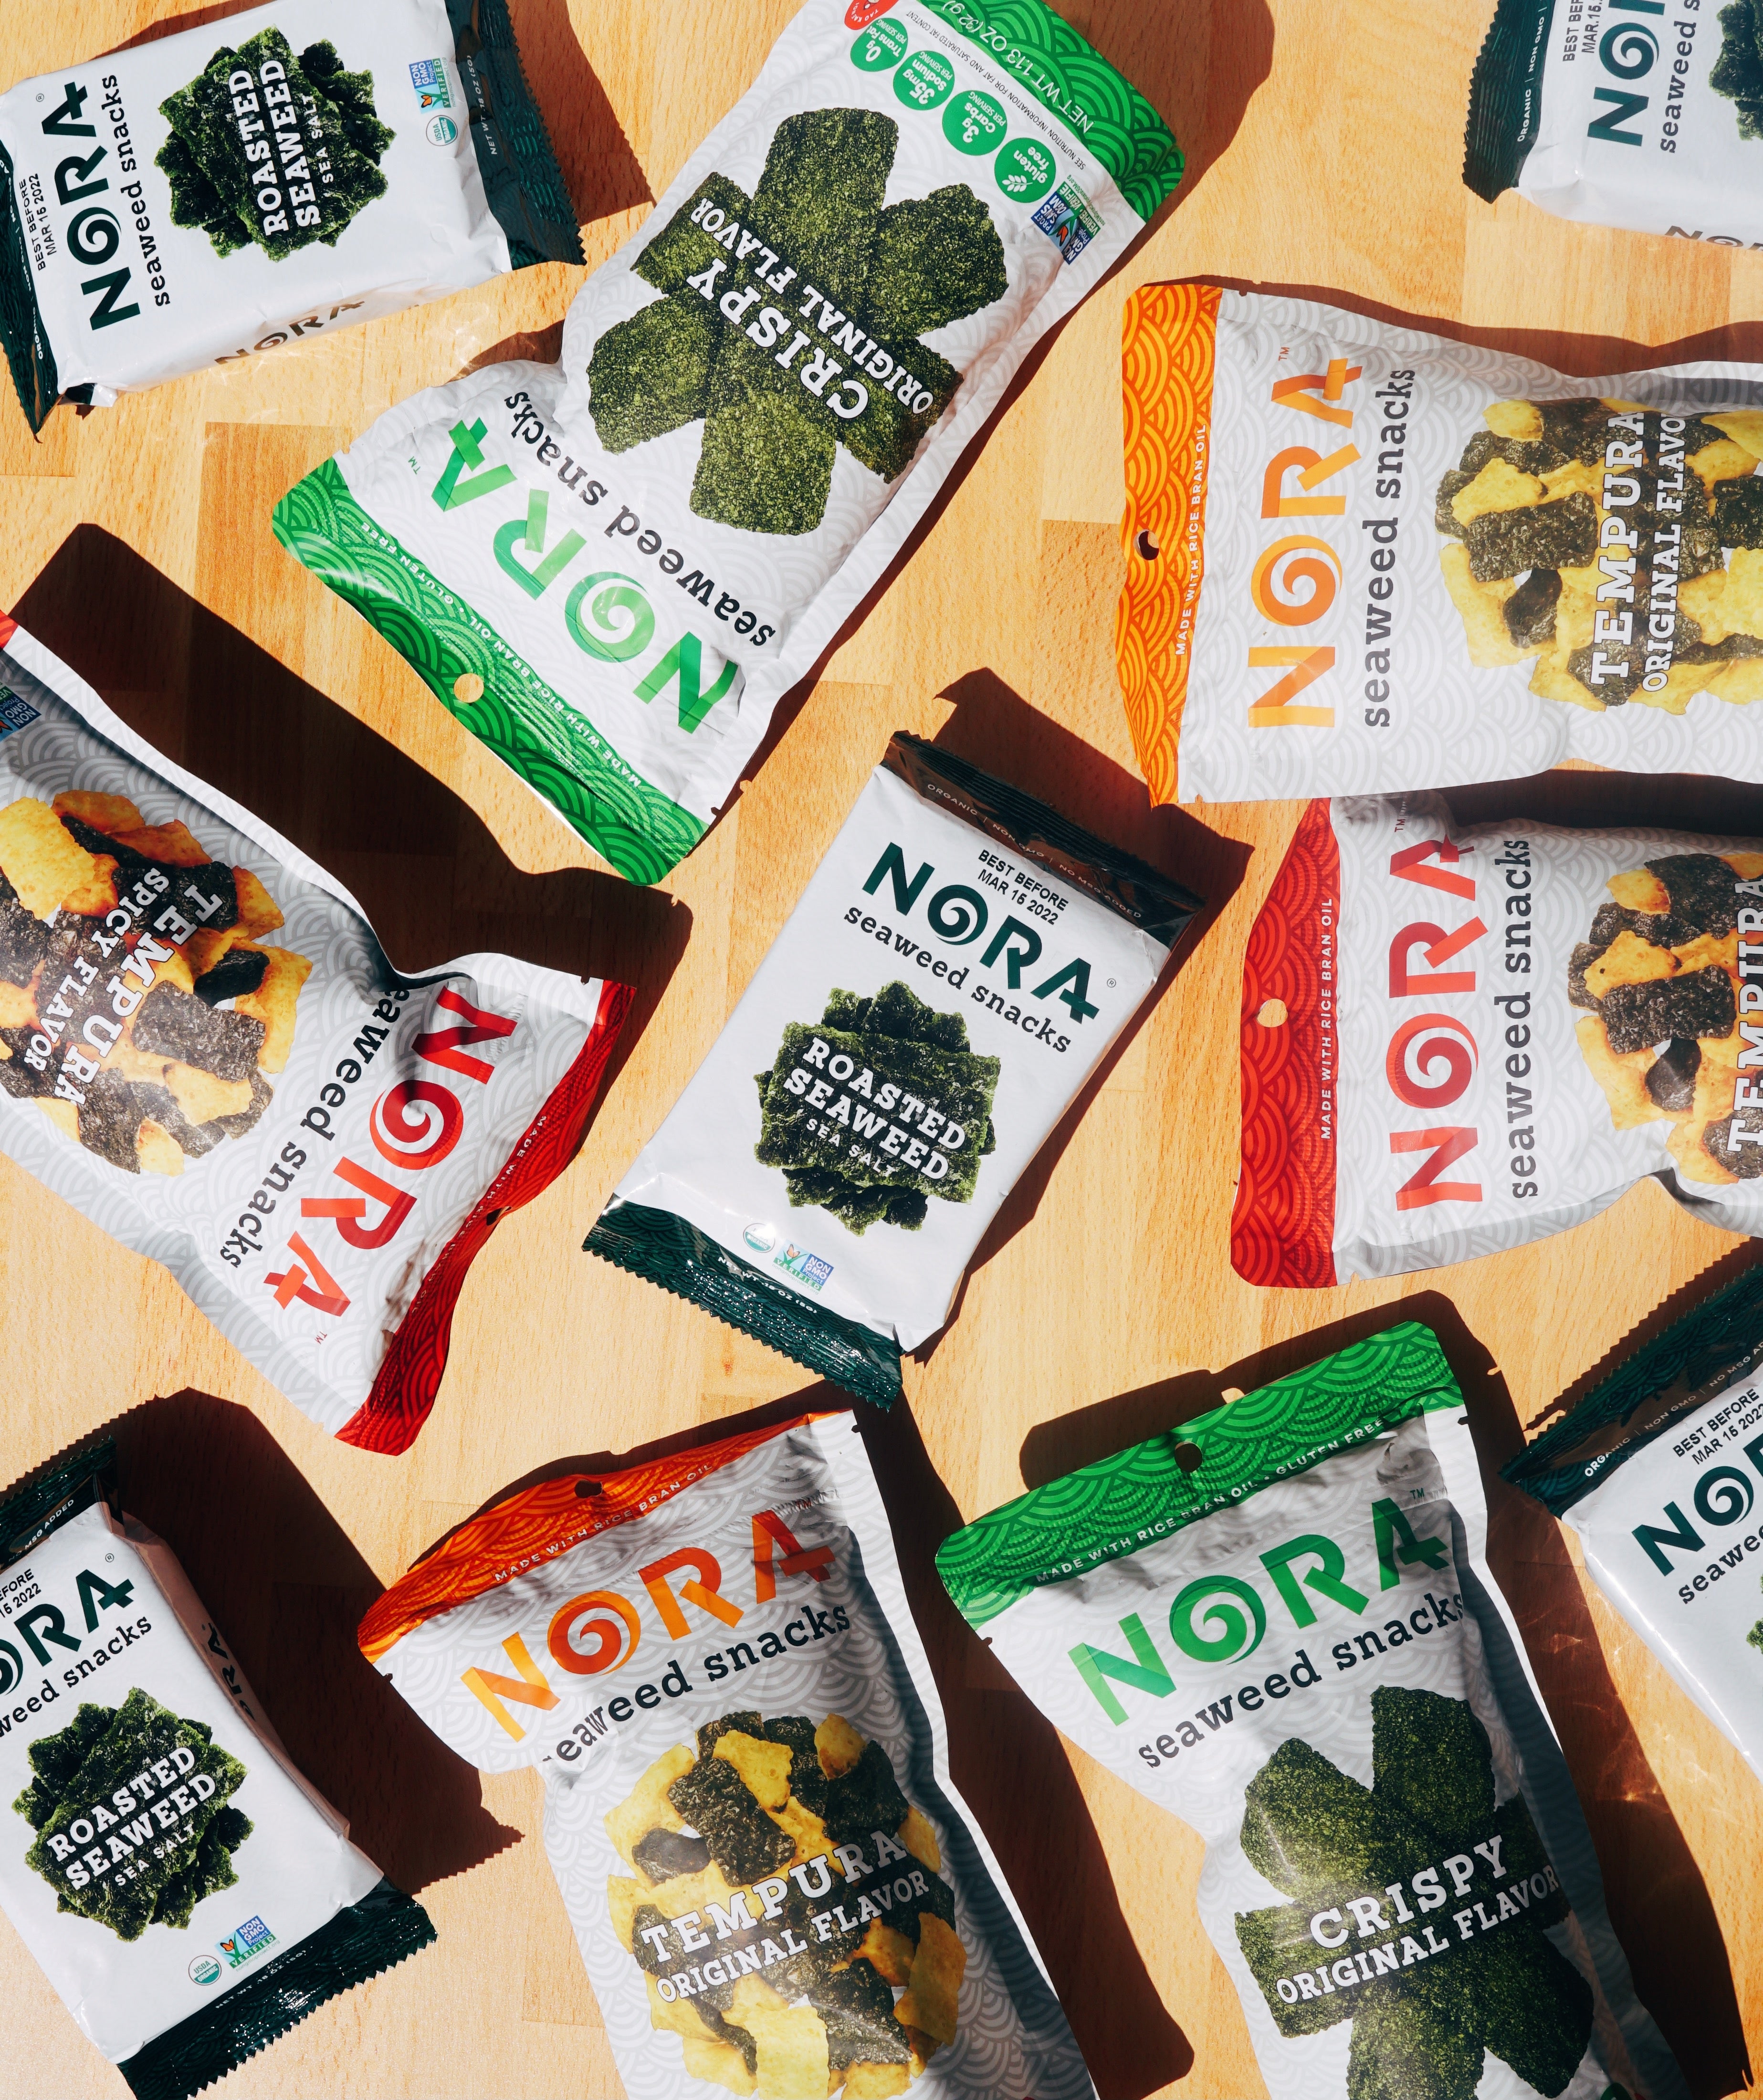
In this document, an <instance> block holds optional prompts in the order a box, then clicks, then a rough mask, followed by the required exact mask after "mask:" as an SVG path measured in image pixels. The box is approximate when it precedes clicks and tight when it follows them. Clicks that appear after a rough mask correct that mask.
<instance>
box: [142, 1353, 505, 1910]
mask: <svg viewBox="0 0 1763 2100" xmlns="http://www.w3.org/2000/svg"><path fill="white" fill-rule="evenodd" d="M108 1433H109V1434H110V1435H112V1436H114V1437H115V1438H116V1440H117V1459H118V1464H119V1469H120V1472H121V1477H122V1498H121V1499H122V1507H123V1509H124V1510H125V1511H126V1512H127V1513H128V1514H129V1515H130V1516H133V1517H137V1518H139V1520H140V1521H141V1522H142V1523H143V1524H146V1525H147V1526H148V1529H150V1530H152V1531H155V1532H157V1533H158V1534H159V1536H160V1537H161V1538H163V1539H164V1540H165V1542H166V1544H167V1545H168V1546H170V1548H171V1550H172V1551H173V1552H174V1553H175V1554H176V1555H177V1556H178V1559H179V1561H180V1562H181V1563H182V1564H183V1569H184V1572H185V1573H186V1574H187V1575H188V1577H189V1578H190V1581H191V1582H192V1585H193V1586H194V1587H195V1590H196V1594H197V1596H198V1597H200V1598H201V1600H202V1602H203V1604H204V1605H205V1607H206V1608H207V1609H208V1610H209V1611H210V1612H212V1613H213V1615H214V1623H215V1625H216V1626H219V1629H220V1632H221V1635H222V1638H223V1639H224V1640H225V1641H226V1643H227V1644H228V1647H229V1648H231V1649H232V1652H233V1653H234V1655H235V1656H236V1657H237V1658H238V1661H239V1663H240V1665H241V1668H242V1669H243V1670H244V1672H245V1677H246V1679H247V1680H248V1681H249V1683H250V1686H251V1687H252V1689H253V1690H254V1692H255V1693H256V1694H257V1696H258V1699H259V1700H260V1701H262V1703H263V1713H264V1714H265V1716H266V1717H267V1719H268V1720H269V1722H270V1723H271V1725H272V1727H274V1728H275V1729H276V1732H278V1733H279V1734H280V1736H281V1739H282V1740H283V1742H284V1743H285V1745H287V1749H288V1754H289V1756H290V1757H291V1758H293V1760H294V1763H295V1764H296V1765H297V1766H298V1767H299V1769H300V1770H301V1771H303V1773H304V1774H305V1775H306V1776H307V1778H308V1779H309V1780H311V1781H312V1784H313V1785H314V1786H316V1788H317V1789H318V1790H319V1792H320V1793H322V1794H323V1795H324V1796H325V1799H326V1800H327V1801H329V1802H331V1803H332V1804H333V1806H334V1807H336V1808H337V1809H338V1811H339V1812H340V1813H341V1814H342V1815H346V1816H347V1818H348V1820H349V1824H350V1835H351V1838H353V1839H354V1841H355V1842H356V1844H357V1845H359V1846H360V1848H361V1850H362V1851H364V1852H365V1853H366V1854H367V1855H368V1857H369V1859H370V1860H373V1862H374V1863H375V1864H376V1865H378V1866H379V1867H381V1868H383V1869H384V1871H385V1872H386V1873H387V1874H388V1875H390V1876H391V1879H392V1880H393V1881H395V1882H396V1883H397V1884H398V1886H400V1888H402V1889H405V1890H409V1891H410V1892H411V1893H412V1894H413V1895H414V1894H416V1893H418V1892H419V1891H420V1890H422V1889H424V1888H426V1886H428V1885H429V1884H430V1883H431V1882H437V1881H440V1880H443V1879H444V1878H445V1877H447V1876H448V1875H450V1874H457V1873H463V1872H464V1871H465V1870H466V1868H470V1867H475V1866H477V1865H479V1864H481V1863H482V1862H483V1861H484V1860H488V1859H489V1858H491V1857H493V1855H495V1854H496V1853H497V1852H500V1851H505V1850H506V1848H507V1847H508V1846H510V1845H512V1844H515V1843H516V1842H518V1841H519V1835H520V1833H519V1832H518V1831H516V1830H511V1829H507V1828H506V1827H505V1826H504V1825H503V1824H500V1823H498V1822H497V1820H496V1819H495V1818H494V1816H493V1815H491V1814H490V1812H489V1811H488V1809H487V1808H485V1807H484V1802H483V1794H482V1789H481V1786H480V1785H479V1776H478V1773H477V1771H476V1770H475V1767H472V1766H471V1765H468V1764H466V1762H464V1760H463V1759H462V1758H457V1757H456V1756H455V1755H454V1754H453V1752H452V1751H451V1750H449V1749H448V1748H447V1747H446V1745H444V1743H443V1742H442V1741H441V1740H440V1737H439V1736H435V1734H433V1733H432V1732H431V1731H430V1729H429V1728H428V1727H426V1724H425V1723H423V1722H422V1721H421V1720H419V1719H418V1717H417V1715H416V1714H415V1712H414V1711H413V1709H412V1708H410V1707H409V1706H407V1705H405V1704H404V1701H403V1700H402V1699H400V1697H399V1696H398V1695H397V1693H396V1692H395V1691H394V1690H393V1689H392V1687H391V1685H390V1684H388V1683H387V1682H386V1680H385V1679H383V1678H382V1677H381V1676H380V1674H379V1673H378V1671H377V1670H374V1669H373V1667H372V1666H371V1665H369V1663H368V1661H366V1659H365V1657H363V1655H362V1654H361V1652H360V1649H359V1648H357V1647H356V1638H355V1630H356V1626H357V1625H358V1624H359V1623H360V1619H361V1616H362V1614H363V1613H364V1612H365V1611H366V1610H367V1608H368V1607H369V1605H370V1604H373V1601H374V1600H375V1599H376V1598H378V1596H379V1595H380V1593H381V1585H380V1583H379V1582H378V1581H377V1580H376V1579H375V1577H374V1574H373V1569H372V1568H369V1566H368V1564H367V1563H366V1562H365V1560H363V1559H362V1558H361V1556H360V1554H359V1553H357V1552H356V1550H355V1547H354V1546H352V1545H351V1543H350V1542H349V1539H348V1537H347V1535H346V1533H344V1532H343V1530H342V1527H341V1526H340V1525H339V1524H338V1523H337V1521H336V1520H335V1519H334V1517H333V1516H332V1515H330V1513H329V1511H328V1510H326V1509H325V1506H324V1504H323V1503H322V1502H320V1500H319V1498H318V1497H317V1496H316V1494H315V1493H313V1491H312V1489H311V1487H309V1486H308V1485H307V1482H306V1480H305V1479H304V1478H303V1476H302V1475H301V1474H300V1473H299V1471H298V1470H297V1469H296V1467H294V1465H293V1463H292V1462H290V1461H289V1458H287V1457H286V1456H285V1454H284V1453H283V1451H282V1449H281V1446H280V1445H278V1444H277V1443H276V1440H275V1438H274V1437H273V1436H271V1434H270V1432H268V1431H267V1429H266V1428H265V1427H263V1424H262V1423H260V1422H259V1421H258V1419H257V1418H256V1417H255V1415H254V1414H250V1412H249V1411H248V1410H246V1409H245V1408H242V1407H238V1406H235V1405H232V1403H231V1402H229V1401H223V1400H215V1399H213V1398H211V1397H210V1396H209V1395H208V1394H206V1393H201V1392H180V1393H178V1394H175V1395H174V1396H172V1397H171V1398H170V1399H166V1400H154V1401H148V1402H147V1403H146V1405H144V1406H141V1407H137V1408H133V1409H131V1410H130V1411H129V1413H127V1414H124V1415H122V1416H120V1417H119V1418H117V1420H116V1421H115V1422H113V1423H110V1424H109V1425H108ZM125 1688H126V1687H125Z"/></svg>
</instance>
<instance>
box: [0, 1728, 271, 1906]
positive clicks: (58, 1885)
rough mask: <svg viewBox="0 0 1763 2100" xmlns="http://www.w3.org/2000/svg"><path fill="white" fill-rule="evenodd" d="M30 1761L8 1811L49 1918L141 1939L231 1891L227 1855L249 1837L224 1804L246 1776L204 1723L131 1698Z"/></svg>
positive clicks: (243, 1819) (245, 1822)
mask: <svg viewBox="0 0 1763 2100" xmlns="http://www.w3.org/2000/svg"><path fill="white" fill-rule="evenodd" d="M30 1762H31V1771H32V1772H33V1775H34V1776H33V1779H32V1780H31V1783H30V1785H29V1786H28V1787H26V1788H25V1789H24V1792H23V1793H21V1794H20V1796H19V1798H18V1799H17V1800H16V1801H15V1802H13V1804H12V1806H13V1807H14V1809H15V1811H17V1813H18V1814H19V1815H22V1816H23V1817H24V1820H25V1821H26V1822H27V1823H29V1824H30V1826H31V1828H32V1829H33V1830H34V1831H35V1832H36V1833H37V1842H35V1843H34V1844H33V1846H31V1847H30V1849H29V1851H28V1852H26V1854H25V1855H24V1859H25V1864H27V1865H29V1866H31V1867H33V1868H35V1869H36V1871H37V1872H38V1873H39V1874H41V1875H42V1877H43V1879H44V1880H45V1881H46V1882H48V1884H49V1886H51V1888H52V1889H53V1890H55V1908H56V1909H58V1910H63V1911H72V1912H74V1913H77V1915H78V1916H80V1917H88V1918H91V1919H92V1920H93V1921H94V1922H95V1923H97V1924H99V1925H107V1926H109V1927H110V1929H111V1930H112V1931H113V1932H114V1933H115V1934H116V1935H117V1938H118V1939H139V1938H140V1936H141V1935H142V1934H143V1933H144V1932H145V1931H146V1930H147V1928H148V1926H150V1925H167V1926H175V1927H176V1928H177V1929H178V1930H182V1929H183V1927H185V1926H188V1924H189V1921H190V1919H191V1917H192V1913H194V1911H195V1909H196V1906H197V1904H199V1903H200V1902H201V1900H202V1899H203V1898H204V1897H205V1896H209V1895H214V1893H215V1891H216V1890H220V1889H226V1888H231V1887H232V1885H233V1883H234V1882H236V1881H237V1880H238V1878H239V1877H238V1875H237V1874H236V1873H235V1872H234V1871H233V1865H232V1855H233V1854H234V1853H235V1852H236V1851H238V1849H239V1847H240V1846H241V1845H242V1844H243V1843H244V1842H245V1839H246V1838H249V1837H250V1834H251V1828H252V1826H251V1823H250V1819H249V1817H247V1816H245V1815H241V1812H240V1811H238V1810H237V1809H236V1808H235V1807H233V1806H232V1802H231V1799H230V1797H231V1796H232V1795H233V1794H235V1793H237V1792H238V1790H239V1788H240V1787H241V1785H243V1784H244V1780H245V1767H244V1766H243V1765H242V1764H241V1763H240V1762H239V1760H238V1759H237V1758H235V1757H231V1756H229V1755H228V1753H227V1752H226V1751H225V1750H223V1749H219V1748H217V1747H216V1745H215V1744H214V1732H213V1731H212V1730H211V1729H210V1727H209V1726H208V1724H207V1723H206V1722H205V1721H187V1720H183V1719H180V1718H179V1716H178V1715H177V1714H174V1713H172V1712H171V1711H170V1710H169V1709H168V1708H166V1707H164V1706H161V1705H160V1703H159V1701H157V1699H155V1698H153V1697H152V1695H151V1694H150V1693H148V1692H144V1691H142V1690H141V1689H140V1688H139V1686H137V1687H135V1689H134V1690H133V1691H131V1692H130V1693H129V1696H128V1697H127V1698H126V1700H125V1701H123V1703H122V1705H121V1706H120V1707H118V1706H99V1705H83V1706H82V1707H81V1708H80V1710H79V1712H78V1713H77V1714H76V1715H75V1716H74V1718H73V1720H72V1721H71V1722H70V1723H68V1726H67V1727H64V1728H63V1729H61V1730H60V1732H59V1733H57V1734H55V1735H52V1736H44V1737H42V1740H40V1741H38V1742H35V1743H33V1744H32V1745H31V1746H30ZM156 1765H157V1767H160V1769H159V1771H157V1772H156V1771H155V1770H154V1767H155V1766H156ZM168 1773H169V1774H170V1778H169V1779H168V1778H167V1777H166V1775H167V1774H168ZM119 1793H121V1794H125V1795H126V1798H127V1799H128V1800H129V1801H130V1803H131V1804H132V1805H131V1807H130V1809H129V1810H128V1811H126V1812H125V1811H124V1810H123V1808H122V1802H120V1801H119V1800H118V1798H117V1796H118V1795H119ZM180 1795H181V1797H182V1798H181V1799H180V1798H179V1796H180ZM185 1803H188V1804H190V1805H189V1806H188V1807H186V1806H185V1805H184V1804H185ZM92 1851H97V1852H99V1854H100V1855H102V1856H103V1858H104V1867H103V1869H102V1870H101V1871H99V1870H95V1869H94V1868H93V1867H92V1865H91V1861H90V1857H89V1855H90V1854H91V1852H92ZM76 1873H77V1874H78V1875H80V1876H82V1877H83V1879H76Z"/></svg>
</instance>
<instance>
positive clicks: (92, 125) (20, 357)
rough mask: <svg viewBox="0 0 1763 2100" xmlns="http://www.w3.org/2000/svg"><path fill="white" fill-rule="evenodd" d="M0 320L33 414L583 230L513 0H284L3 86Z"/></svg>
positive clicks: (109, 396) (414, 300)
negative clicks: (362, 3) (535, 88)
mask: <svg viewBox="0 0 1763 2100" xmlns="http://www.w3.org/2000/svg"><path fill="white" fill-rule="evenodd" d="M0 177H3V183H0V335H3V337H4V338H5V342H6V351H7V360H8V362H9V363H10V364H11V368H12V378H13V383H14V385H15V386H16V387H17V389H18V395H19V399H20V402H21V403H22V404H23V405H24V413H25V415H26V417H28V418H29V421H30V426H31V428H32V429H33V430H39V429H41V428H42V423H43V421H44V419H45V417H46V416H47V415H48V413H49V411H50V410H51V408H53V407H54V406H55V399H56V397H57V395H60V394H63V393H65V394H68V395H71V396H72V397H73V399H77V400H81V401H91V402H97V403H99V404H108V403H110V402H112V401H113V400H114V399H116V397H117V395H118V394H119V393H122V392H126V391H129V390H134V389H136V388H140V387H147V386H157V385H158V384H159V383H160V382H161V381H162V380H166V379H176V378H179V377H181V376H182V375H183V373H187V372H200V371H201V370H203V369H204V368H207V367H210V366H214V365H218V364H228V363H230V362H232V360H235V359H237V358H242V357H248V356H250V355H251V354H252V352H253V351H259V350H268V349H271V348H272V347H273V346H275V345H276V344H277V343H284V342H296V341H298V340H299V339H300V338H301V337H305V336H309V335H313V334H316V333H334V332H335V330H337V329H339V328H349V327H352V326H353V325H354V324H355V323H356V322H357V321H366V320H374V319H375V318H376V317H377V316H378V315H381V314H395V313H397V312H399V311H401V310H402V309H403V308H404V307H414V306H420V305H421V304H422V302H424V301H425V300H428V299H440V298H445V297H446V295H447V294H448V293H449V292H458V291H463V290H464V289H466V286H467V285H481V284H482V283H483V282H484V280H485V279H486V278H488V277H494V276H499V275H500V274H501V273H502V271H506V270H516V269H520V268H523V267H525V266H526V265H527V264H528V263H532V262H581V239H580V237H579V236H578V234H577V226H576V214H575V210H574V207H573V206H572V205H571V203H570V201H569V196H568V192H567V191H566V190H565V189H564V188H563V177H562V176H561V175H560V174H559V172H558V168H557V162H556V160H555V157H553V154H552V152H551V144H550V139H548V138H547V137H546V134H545V125H544V121H543V119H542V118H541V117H540V115H539V113H538V109H537V106H536V105H535V104H534V102H533V100H532V95H531V93H530V92H529V90H528V86H527V83H526V80H525V77H524V75H523V73H522V72H521V69H520V54H519V51H518V50H517V49H516V48H515V33H514V29H513V26H512V24H510V20H509V19H508V7H507V0H444V4H443V0H373V5H372V6H371V7H351V6H349V5H347V0H276V4H275V5H274V6H272V7H258V8H256V9H254V10H253V11H251V12H250V13H248V14H244V15H228V17H227V19H226V20H225V21H224V22H209V23H206V24H203V25H202V26H201V27H198V28H196V29H185V30H183V32H182V33H180V34H179V35H177V36H174V37H163V38H158V39H157V40H156V41H154V42H150V43H140V44H136V45H135V46H132V47H130V48H128V49H126V50H123V51H112V52H110V53H108V55H106V56H104V57H103V58H96V59H89V60H86V61H85V62H84V63H83V64H76V65H70V66H68V67H66V68H64V69H63V70H62V71H60V72H58V73H46V74H44V75H43V76H42V78H40V79H38V80H26V81H20V82H19V83H18V84H17V86H15V87H12V88H11V89H10V90H8V91H7V93H6V94H5V95H0Z"/></svg>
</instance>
